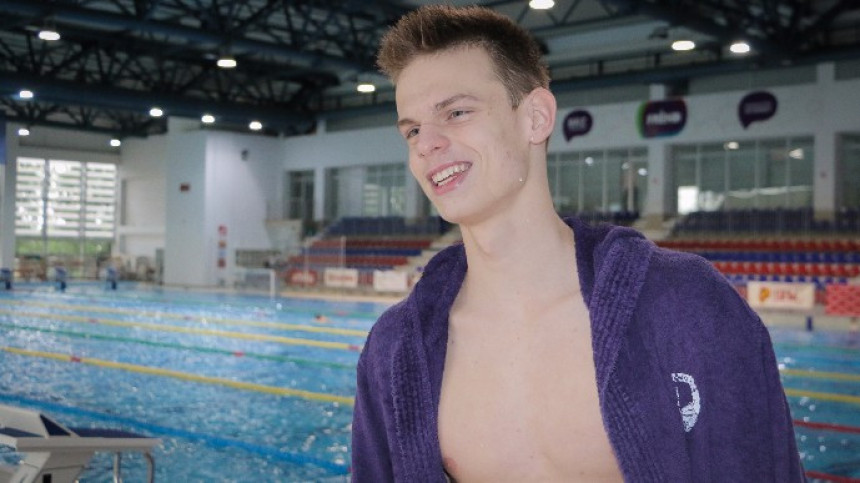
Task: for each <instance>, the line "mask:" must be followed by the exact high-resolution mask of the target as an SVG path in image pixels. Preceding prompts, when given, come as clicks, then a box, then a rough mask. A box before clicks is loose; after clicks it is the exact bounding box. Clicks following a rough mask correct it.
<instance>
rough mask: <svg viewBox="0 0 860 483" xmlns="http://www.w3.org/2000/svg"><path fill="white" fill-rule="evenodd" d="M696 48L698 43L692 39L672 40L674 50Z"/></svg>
mask: <svg viewBox="0 0 860 483" xmlns="http://www.w3.org/2000/svg"><path fill="white" fill-rule="evenodd" d="M695 48H696V43H695V42H693V41H692V40H676V41H674V42H672V50H679V51H684V50H693V49H695Z"/></svg>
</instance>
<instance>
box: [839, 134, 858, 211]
mask: <svg viewBox="0 0 860 483" xmlns="http://www.w3.org/2000/svg"><path fill="white" fill-rule="evenodd" d="M841 145H842V149H841V151H842V152H841V156H840V158H841V160H842V163H841V166H840V174H841V176H840V178H841V179H842V190H841V194H842V200H841V203H840V206H841V207H842V208H850V209H855V210H857V209H860V188H858V186H857V184H858V182H857V180H860V135H856V134H855V135H848V136H843V137H842V143H841Z"/></svg>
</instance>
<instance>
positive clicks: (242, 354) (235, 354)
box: [233, 351, 245, 357]
mask: <svg viewBox="0 0 860 483" xmlns="http://www.w3.org/2000/svg"><path fill="white" fill-rule="evenodd" d="M233 355H234V356H236V357H242V356H244V355H245V353H244V352H242V351H234V352H233Z"/></svg>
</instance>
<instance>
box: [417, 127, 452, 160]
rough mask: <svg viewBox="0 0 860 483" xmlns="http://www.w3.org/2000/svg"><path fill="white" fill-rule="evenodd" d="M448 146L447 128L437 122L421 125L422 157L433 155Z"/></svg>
mask: <svg viewBox="0 0 860 483" xmlns="http://www.w3.org/2000/svg"><path fill="white" fill-rule="evenodd" d="M447 146H448V136H447V135H446V133H445V130H444V129H443V128H441V127H440V126H437V125H435V124H425V125H423V126H421V131H420V132H419V133H418V144H417V148H418V155H419V156H421V157H422V158H425V157H427V156H432V155H433V154H435V153H436V152H437V151H441V150H444V149H445V148H446V147H447Z"/></svg>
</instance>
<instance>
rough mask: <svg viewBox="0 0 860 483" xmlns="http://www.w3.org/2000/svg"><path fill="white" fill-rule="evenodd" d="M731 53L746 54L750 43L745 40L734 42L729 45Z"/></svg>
mask: <svg viewBox="0 0 860 483" xmlns="http://www.w3.org/2000/svg"><path fill="white" fill-rule="evenodd" d="M729 50H730V51H731V52H732V53H733V54H746V53H747V52H749V51H750V44H748V43H746V42H735V43H733V44H732V45H731V47H729Z"/></svg>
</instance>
